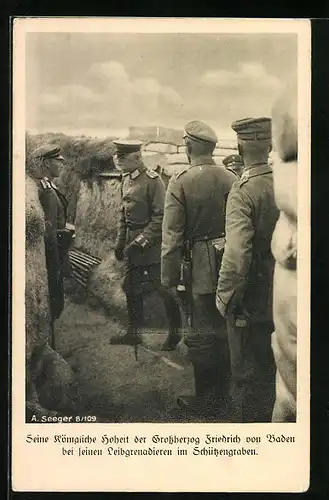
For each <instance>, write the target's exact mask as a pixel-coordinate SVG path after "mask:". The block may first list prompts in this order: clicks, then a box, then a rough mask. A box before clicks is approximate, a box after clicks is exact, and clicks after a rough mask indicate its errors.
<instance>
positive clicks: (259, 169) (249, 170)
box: [241, 163, 273, 180]
mask: <svg viewBox="0 0 329 500" xmlns="http://www.w3.org/2000/svg"><path fill="white" fill-rule="evenodd" d="M272 171H273V170H272V167H271V165H268V164H267V163H259V164H257V165H253V166H252V167H246V168H245V169H244V171H243V174H242V177H241V180H246V179H250V177H256V176H258V175H263V174H270V173H272Z"/></svg>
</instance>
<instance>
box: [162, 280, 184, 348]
mask: <svg viewBox="0 0 329 500" xmlns="http://www.w3.org/2000/svg"><path fill="white" fill-rule="evenodd" d="M158 293H159V295H160V297H161V298H162V300H163V304H164V307H165V311H166V317H167V322H168V325H169V331H168V335H167V338H166V340H165V341H164V343H163V344H162V347H161V350H162V351H174V350H175V349H176V347H177V344H178V343H179V342H180V340H181V338H182V336H181V334H180V329H181V326H182V318H181V312H180V308H179V304H178V301H177V300H176V299H175V297H173V296H172V295H170V294H169V293H168V292H167V291H166V290H165V289H164V288H163V287H160V288H159V290H158Z"/></svg>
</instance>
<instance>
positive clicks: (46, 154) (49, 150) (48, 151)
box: [32, 144, 65, 161]
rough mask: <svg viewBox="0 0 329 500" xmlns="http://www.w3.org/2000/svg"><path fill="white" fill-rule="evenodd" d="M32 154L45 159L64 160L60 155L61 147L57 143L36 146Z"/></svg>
mask: <svg viewBox="0 0 329 500" xmlns="http://www.w3.org/2000/svg"><path fill="white" fill-rule="evenodd" d="M32 156H33V157H34V158H45V159H47V160H49V159H53V158H55V159H56V160H61V161H65V159H64V158H63V156H62V155H61V148H60V147H59V146H57V144H42V146H39V147H38V148H36V149H35V150H34V151H33V153H32Z"/></svg>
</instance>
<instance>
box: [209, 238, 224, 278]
mask: <svg viewBox="0 0 329 500" xmlns="http://www.w3.org/2000/svg"><path fill="white" fill-rule="evenodd" d="M211 243H212V245H213V247H214V249H215V252H216V267H217V271H218V272H219V270H220V266H221V263H222V258H223V255H224V248H225V236H222V237H220V238H216V239H214V240H211Z"/></svg>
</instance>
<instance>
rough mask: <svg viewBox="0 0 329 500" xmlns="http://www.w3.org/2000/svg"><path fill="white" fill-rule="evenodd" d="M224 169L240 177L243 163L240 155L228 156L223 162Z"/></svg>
mask: <svg viewBox="0 0 329 500" xmlns="http://www.w3.org/2000/svg"><path fill="white" fill-rule="evenodd" d="M223 165H224V167H226V168H227V170H230V171H231V172H233V174H236V175H237V176H238V177H241V175H242V171H243V161H242V158H241V156H240V155H229V156H226V157H225V158H224V160H223Z"/></svg>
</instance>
